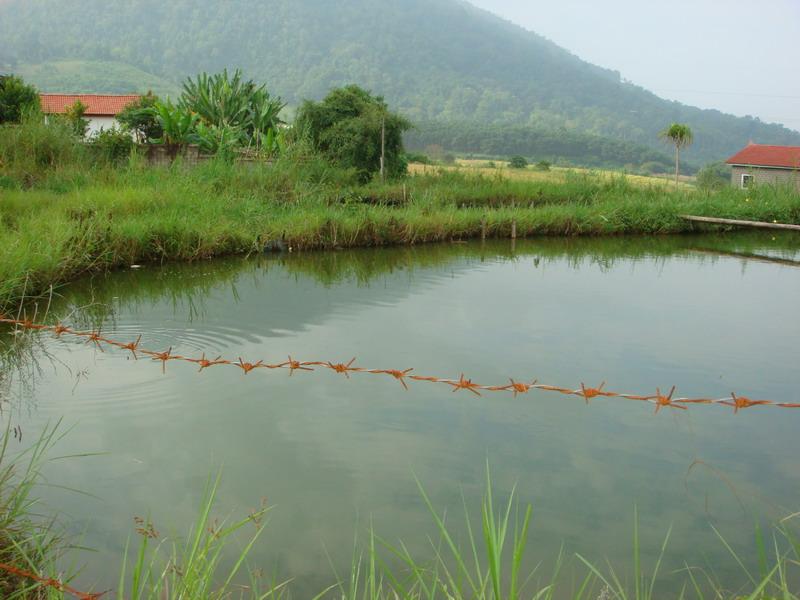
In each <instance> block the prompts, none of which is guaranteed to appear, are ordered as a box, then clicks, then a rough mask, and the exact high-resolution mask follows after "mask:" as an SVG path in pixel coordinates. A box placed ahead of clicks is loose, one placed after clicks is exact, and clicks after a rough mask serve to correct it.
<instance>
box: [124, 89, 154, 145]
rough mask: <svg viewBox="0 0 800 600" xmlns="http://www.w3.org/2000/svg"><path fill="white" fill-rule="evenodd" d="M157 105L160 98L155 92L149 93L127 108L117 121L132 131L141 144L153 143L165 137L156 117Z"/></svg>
mask: <svg viewBox="0 0 800 600" xmlns="http://www.w3.org/2000/svg"><path fill="white" fill-rule="evenodd" d="M157 103H158V96H156V95H155V94H153V92H147V94H146V95H144V96H142V97H141V98H139V100H137V101H136V102H133V103H131V104H129V105H128V106H126V107H125V108H124V109H123V110H122V112H121V113H119V114H118V115H117V121H118V122H119V123H120V124H121V125H122V127H123V128H124V129H126V130H128V131H130V132H131V133H132V134H133V135H134V136H135V137H136V140H137V141H138V142H139V143H140V144H146V143H148V142H153V141H155V140H157V139H159V138H161V136H163V135H164V130H163V129H162V128H161V123H159V121H158V117H157V116H156V111H155V106H156V104H157Z"/></svg>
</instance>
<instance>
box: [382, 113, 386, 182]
mask: <svg viewBox="0 0 800 600" xmlns="http://www.w3.org/2000/svg"><path fill="white" fill-rule="evenodd" d="M385 181H386V115H383V116H382V117H381V183H384V182H385Z"/></svg>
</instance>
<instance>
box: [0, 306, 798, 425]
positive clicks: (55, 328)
mask: <svg viewBox="0 0 800 600" xmlns="http://www.w3.org/2000/svg"><path fill="white" fill-rule="evenodd" d="M0 324H8V325H12V326H16V327H18V328H21V329H25V330H30V331H39V332H45V331H49V332H51V333H53V334H54V335H55V336H56V337H58V338H62V337H63V336H72V337H73V338H78V339H83V340H84V343H86V344H92V345H94V346H96V347H97V348H98V349H99V350H100V351H104V348H103V345H105V346H108V347H114V348H118V349H120V350H126V351H128V352H130V353H131V355H132V356H133V358H134V359H136V360H138V359H139V356H140V355H141V356H146V357H149V358H150V359H151V360H152V361H154V362H160V363H161V370H162V372H166V368H167V363H168V362H171V361H180V362H186V363H192V364H195V365H198V366H199V367H200V369H199V371H201V372H202V371H205V370H206V369H210V368H212V367H217V366H228V367H234V368H236V369H239V370H240V371H242V373H243V374H244V375H249V374H250V373H251V372H253V371H256V370H259V369H268V370H278V369H280V370H287V371H289V375H290V376H291V375H293V374H294V373H295V372H296V371H316V370H318V369H322V370H325V369H327V370H329V371H332V372H334V373H338V374H340V375H344V376H345V377H346V378H347V379H350V374H351V373H362V374H368V375H383V376H387V377H392V378H393V379H395V380H397V381H399V382H400V384H401V385H402V386H403V388H405V389H406V390H408V389H409V387H408V382H410V381H414V382H422V383H434V384H441V385H446V386H449V387H450V388H452V392H453V393H455V392H460V391H466V392H470V393H472V394H474V395H475V396H482V395H483V394H482V392H505V393H511V394H513V395H514V397H517V396H519V395H520V394H528V393H530V392H531V391H533V390H539V391H542V392H550V393H554V394H562V395H566V396H577V397H579V398H583V399H584V401H585V402H586V404H589V402H590V401H591V400H593V399H595V398H620V399H624V400H636V401H640V402H648V403H651V404H653V405H654V407H655V413H656V414H658V413H659V412H660V411H661V409H662V408H676V409H680V410H687V409H688V407H689V406H691V405H696V404H703V405H716V406H726V407H731V408H733V412H734V413H735V414H736V413H738V412H739V411H740V410H743V409H746V408H752V407H754V406H773V407H779V408H800V402H777V401H774V400H754V399H751V398H747V397H745V396H740V395H737V394H736V393H735V392H731V394H730V396H726V397H724V398H684V397H676V396H675V391H676V387H675V386H672V388H671V389H670V391H669V393H668V394H664V393H662V392H661V388H660V387H657V388H656V390H655V393H654V394H646V395H640V394H629V393H623V392H614V391H610V390H606V389H605V385H606V382H605V381H604V382H602V383H601V384H600V385H599V386H598V387H596V388H594V387H587V386H586V384H585V383H583V382H582V383H581V384H580V387H579V388H577V389H572V388H566V387H560V386H555V385H547V384H543V383H539V380H538V379H534V380H532V381H531V382H530V383H526V382H521V381H517V380H515V379H509V383H508V384H506V385H483V384H480V383H477V382H475V381H473V380H472V379H470V378H468V377H467V376H466V375H465V374H463V373H462V374H461V376H460V377H459V378H458V379H449V378H445V377H434V376H427V375H418V374H415V373H413V371H414V369H405V370H400V369H368V368H364V367H358V366H356V365H355V362H356V359H355V358H352V359H351V360H350V361H349V362H346V363H345V362H332V361H299V360H296V359H294V358H292V357H291V356H289V357H288V359H287V360H286V361H285V362H281V363H275V364H269V363H265V362H264V361H263V360H258V361H256V362H250V361H246V360H245V359H244V358H242V357H241V356H239V357H238V360H229V359H225V358H223V357H222V356H217V357H216V358H214V359H209V358H207V357H206V355H205V353H203V354H202V356H201V357H200V358H194V357H190V356H181V355H180V354H173V353H172V347H170V348H169V349H167V350H166V351H154V350H147V349H145V348H142V347H141V346H140V344H141V341H142V336H141V335H140V336H139V337H138V338H136V340H135V341H132V342H120V341H117V340H113V339H110V338H107V337H104V336H103V335H102V334H101V332H100V330H99V329H98V330H91V331H79V330H75V329H72V328H70V327H67V326H65V325H63V324H61V323H57V324H55V325H44V324H41V323H34V322H32V321H30V320H28V319H7V318H0Z"/></svg>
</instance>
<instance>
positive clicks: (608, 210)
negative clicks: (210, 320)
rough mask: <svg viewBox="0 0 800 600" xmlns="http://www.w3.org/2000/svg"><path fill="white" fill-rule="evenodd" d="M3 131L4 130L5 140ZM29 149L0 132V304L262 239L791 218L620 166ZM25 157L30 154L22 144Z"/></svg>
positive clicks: (430, 237) (746, 199)
mask: <svg viewBox="0 0 800 600" xmlns="http://www.w3.org/2000/svg"><path fill="white" fill-rule="evenodd" d="M6 137H8V136H6ZM48 152H49V155H48V156H47V157H41V156H34V157H32V158H31V157H30V156H28V154H26V153H25V151H24V149H23V148H22V146H21V142H19V140H17V141H16V142H13V141H9V140H7V139H5V140H0V161H2V163H0V164H2V171H0V198H2V200H0V246H2V248H3V252H2V254H0V308H2V309H4V310H9V309H10V308H11V307H12V306H16V305H18V304H19V302H20V301H21V300H22V299H23V298H24V297H31V296H36V295H40V294H42V293H45V292H46V291H47V290H48V289H49V288H50V287H51V286H54V285H55V286H57V285H59V284H63V283H65V282H67V281H69V280H71V279H73V278H75V277H77V276H80V275H81V274H84V273H89V272H93V271H98V270H103V269H111V268H116V267H125V266H129V265H131V264H134V263H139V262H144V261H165V260H198V259H206V258H210V257H213V256H219V255H226V254H234V253H259V252H263V251H265V250H269V249H282V250H287V251H289V250H294V251H297V250H310V249H329V248H344V247H355V246H381V245H389V244H415V243H424V242H438V241H450V240H459V239H465V238H470V237H477V236H479V235H480V233H481V229H482V222H483V221H484V220H485V222H486V229H487V235H488V236H489V237H505V238H508V237H510V235H511V229H512V223H513V222H516V228H517V234H518V236H520V237H525V236H535V235H569V236H574V235H613V234H667V233H682V232H689V231H693V230H695V229H696V228H697V226H696V225H692V224H690V223H688V222H686V221H684V220H683V219H681V218H680V215H682V214H686V213H690V214H696V215H705V216H715V217H726V218H736V219H751V220H760V221H778V222H783V223H800V196H798V195H797V193H796V192H794V191H792V190H790V189H782V188H774V187H761V188H758V189H752V190H747V191H741V190H735V189H731V188H724V189H722V190H719V191H700V190H697V189H694V188H691V187H689V186H682V187H678V188H675V187H674V186H672V185H670V184H667V183H664V182H663V181H659V180H655V179H654V180H653V183H642V181H640V180H631V179H628V178H626V177H625V176H623V175H614V176H609V175H607V174H606V175H603V174H593V173H569V172H567V173H566V174H559V176H558V177H555V176H553V177H552V178H549V177H540V178H536V179H531V180H526V179H520V178H512V177H508V176H506V175H504V174H503V172H502V171H500V170H497V171H496V172H493V171H491V170H486V173H487V174H486V175H484V174H482V173H475V172H474V171H467V172H461V171H458V170H435V169H428V170H427V171H426V172H424V173H418V174H416V175H413V176H408V177H406V178H402V179H397V180H393V181H391V182H387V183H380V182H369V183H365V184H361V183H359V181H358V177H357V174H355V173H354V172H353V171H350V170H343V169H339V168H336V167H332V166H330V165H329V164H328V163H327V162H326V161H324V160H323V159H321V158H319V157H316V156H314V155H313V154H312V155H309V154H304V153H303V152H302V149H301V148H295V149H293V150H289V151H287V152H286V153H284V154H283V155H282V156H281V157H280V158H279V159H277V160H276V161H275V162H273V163H271V164H269V165H264V164H255V165H248V164H230V163H226V162H222V161H216V160H212V161H208V162H206V163H204V164H201V165H200V166H197V167H191V168H190V167H187V166H185V165H182V164H181V163H180V161H178V162H177V163H175V164H173V165H172V166H171V167H169V168H152V167H149V166H147V165H146V164H145V163H144V161H143V159H141V158H140V157H138V156H135V155H134V156H133V157H132V158H131V159H130V160H126V161H125V162H124V163H123V164H121V165H119V164H118V165H113V164H110V163H104V162H102V161H94V162H92V161H90V160H89V159H88V158H87V156H86V151H85V149H83V148H73V147H53V148H50V149H49V150H48ZM34 154H35V153H34Z"/></svg>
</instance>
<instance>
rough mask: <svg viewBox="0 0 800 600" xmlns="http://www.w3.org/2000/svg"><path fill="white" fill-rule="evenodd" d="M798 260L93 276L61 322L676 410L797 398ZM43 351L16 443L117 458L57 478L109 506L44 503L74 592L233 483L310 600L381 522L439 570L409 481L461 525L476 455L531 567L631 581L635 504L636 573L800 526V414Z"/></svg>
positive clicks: (319, 262) (790, 256) (474, 253)
mask: <svg viewBox="0 0 800 600" xmlns="http://www.w3.org/2000/svg"><path fill="white" fill-rule="evenodd" d="M698 249H701V250H702V252H698ZM731 253H736V254H737V255H735V256H731ZM741 255H745V256H741ZM752 255H757V256H756V258H758V260H753V256H752ZM764 257H766V258H768V259H778V261H773V260H766V261H765V260H764ZM798 259H800V242H798V238H797V237H791V236H771V235H768V236H764V235H737V236H687V237H670V238H655V239H648V238H612V239H603V240H586V239H562V240H537V241H521V240H519V241H518V242H517V244H516V246H515V249H514V252H511V251H510V246H509V244H508V243H496V242H495V243H490V244H486V245H483V246H482V245H480V244H452V245H440V246H430V247H419V248H400V249H385V250H364V251H348V252H336V253H325V254H308V255H281V256H268V257H255V258H253V257H251V258H249V259H228V260H223V261H214V262H209V263H202V264H196V265H166V266H164V267H158V268H157V267H146V268H145V269H142V270H139V271H127V272H120V273H114V274H110V275H107V276H102V277H96V278H94V279H92V280H87V281H85V282H83V283H81V284H76V285H73V286H69V287H68V288H66V289H65V290H64V295H63V298H62V299H61V300H60V301H59V302H57V303H55V304H54V305H53V307H52V310H51V318H53V319H56V318H59V317H62V316H64V315H71V317H70V319H71V322H74V323H76V324H78V325H81V326H84V327H87V328H100V327H102V329H103V331H104V332H105V333H107V334H108V335H110V336H111V337H114V338H116V339H123V340H125V339H128V338H130V339H135V338H136V336H137V335H138V334H140V333H142V334H143V336H144V337H143V341H144V342H145V343H146V345H147V346H148V347H153V348H155V349H162V348H163V349H166V348H167V347H170V346H172V348H173V350H174V351H175V352H177V353H181V354H192V355H193V354H197V355H199V354H200V352H205V353H206V355H208V356H216V355H217V354H224V355H226V356H232V357H237V356H243V357H246V358H248V359H264V360H266V361H270V362H280V361H282V360H285V359H286V356H287V355H292V356H296V357H302V358H307V359H324V360H344V361H346V360H349V359H350V358H351V357H353V356H357V357H358V359H359V363H363V364H367V365H369V366H376V367H392V368H406V367H417V368H418V369H420V370H423V369H424V370H425V372H430V373H432V374H437V375H445V376H448V375H449V376H454V377H457V376H458V374H459V373H461V372H465V373H468V374H469V375H470V376H472V377H474V378H475V379H477V380H481V381H486V382H497V383H502V382H504V381H507V378H508V377H517V378H520V379H524V378H526V377H529V378H531V379H532V378H533V377H538V378H540V379H541V380H542V381H546V382H548V383H550V382H553V383H559V384H565V385H577V384H579V383H580V382H581V381H585V382H586V383H587V384H592V385H596V384H599V383H600V382H601V381H603V380H605V381H608V382H609V385H610V386H612V387H614V388H620V387H622V388H625V389H629V390H630V391H641V392H650V391H653V390H654V388H655V386H660V387H661V388H662V389H664V388H668V387H669V386H670V385H671V384H676V385H678V387H679V390H680V392H681V393H685V394H687V395H695V394H696V395H715V396H724V395H726V394H728V393H729V392H730V391H731V390H736V391H737V392H739V393H742V394H746V395H752V396H755V397H769V398H774V399H776V400H787V401H792V400H795V401H796V400H798V399H797V398H796V392H795V391H794V389H795V385H796V374H797V372H796V365H797V359H798V353H797V347H796V340H797V339H798V336H799V335H800V325H798V320H797V318H796V308H797V306H798V305H800V278H798V276H797V270H796V269H795V268H794V266H792V265H791V264H790V262H787V261H797V260H798ZM3 338H4V339H5V340H6V342H7V341H8V339H9V337H8V336H3ZM13 348H17V350H16V351H17V352H19V350H18V348H19V345H15V346H11V347H10V348H9V347H7V348H6V350H5V352H11V354H10V355H9V354H5V355H4V356H6V357H9V356H11V355H13V354H14V350H13ZM30 352H32V353H33V354H34V355H35V356H38V357H39V358H40V359H42V358H44V355H43V354H42V353H43V352H47V353H48V355H49V356H50V357H51V358H50V359H48V360H47V363H46V364H47V365H48V367H47V368H44V369H42V370H41V371H39V372H30V373H28V374H27V377H28V378H29V379H30V380H32V381H35V388H34V389H29V390H27V391H25V390H17V393H18V394H19V395H20V396H26V397H28V398H30V399H31V401H32V402H34V403H35V407H36V408H35V410H32V411H29V414H28V413H25V414H22V415H20V416H19V417H18V418H19V419H20V421H21V422H23V423H24V426H25V428H26V430H31V431H35V430H36V428H40V427H41V426H42V424H43V423H45V422H47V421H52V420H54V419H57V418H60V417H66V420H67V422H68V424H70V425H74V427H75V430H74V431H73V432H72V433H71V434H70V435H69V436H67V437H66V438H65V439H64V441H63V443H62V446H63V447H62V448H61V450H62V452H63V453H65V454H69V453H77V452H87V451H103V452H106V453H107V454H106V455H104V456H98V457H93V458H89V459H82V460H76V461H67V462H61V463H59V465H58V469H54V470H53V472H51V473H48V475H49V476H50V477H51V479H53V480H54V481H56V482H58V483H63V484H68V485H70V486H71V487H76V488H78V489H85V490H88V491H90V492H91V493H92V494H94V495H95V496H97V498H98V499H96V500H95V499H91V500H90V499H86V498H83V497H76V496H74V495H71V494H68V493H64V492H59V491H58V490H50V491H48V492H47V493H46V495H45V500H46V501H47V502H48V503H49V505H50V506H52V507H56V508H58V509H59V510H61V511H63V512H64V513H65V514H66V515H67V516H68V517H69V519H70V523H71V526H72V527H73V528H74V531H75V532H81V533H83V532H85V538H84V540H83V542H84V544H86V545H88V546H90V547H93V548H96V549H97V550H98V551H99V552H98V554H96V555H90V556H88V557H87V560H88V563H89V568H88V569H87V570H86V572H85V575H84V581H85V582H93V581H100V582H102V585H101V586H100V587H102V588H105V587H108V586H109V585H111V584H113V573H112V576H111V577H110V578H109V571H110V570H111V569H110V567H109V565H113V564H116V562H115V561H117V560H118V559H119V557H120V556H121V554H122V552H123V548H124V544H125V540H126V539H127V534H128V532H129V531H130V523H131V518H132V516H133V515H137V514H138V515H142V514H148V513H149V514H152V515H153V518H154V520H155V521H156V524H157V525H158V526H159V529H161V530H162V531H167V532H179V531H183V530H184V529H185V528H186V526H187V524H188V523H190V522H191V518H192V515H193V514H194V511H195V510H196V507H197V503H198V502H199V496H200V494H201V492H202V489H203V484H204V482H205V479H206V477H207V476H208V475H209V474H210V473H211V472H213V471H214V470H215V469H216V468H218V467H219V466H221V465H224V469H225V471H224V472H225V475H224V483H223V489H222V492H221V505H220V506H221V511H222V512H224V513H227V512H228V511H234V512H237V513H238V514H242V513H246V512H247V511H248V510H249V509H251V508H253V507H255V506H257V505H258V504H259V502H260V499H261V498H262V497H264V496H266V497H267V498H268V500H269V502H270V504H273V505H275V506H276V508H275V510H274V512H273V513H272V515H273V516H272V522H271V523H270V525H269V528H268V535H267V537H266V538H265V543H264V544H263V546H262V547H259V549H258V551H257V553H256V555H255V558H256V559H257V560H258V561H260V562H263V564H265V565H267V570H268V571H269V572H271V571H272V567H273V566H275V568H276V569H277V572H278V573H279V574H280V575H282V576H285V577H288V576H293V577H296V578H297V587H296V588H295V589H296V594H297V596H298V597H305V596H306V592H308V591H309V590H320V589H322V588H323V587H324V586H325V584H327V583H329V582H330V579H331V567H330V565H329V562H328V558H327V556H326V551H325V548H327V552H328V553H330V554H332V555H333V556H334V557H335V560H336V561H338V564H337V567H339V568H342V567H343V566H344V565H343V564H342V563H347V561H348V560H349V556H350V548H351V544H352V538H353V534H354V531H356V530H359V528H360V529H361V530H362V531H363V528H364V526H365V525H366V522H367V521H368V519H369V518H370V517H371V518H373V519H374V522H375V527H376V529H377V530H378V531H379V532H381V534H382V535H383V536H384V537H386V538H387V539H390V540H394V539H397V538H400V537H402V538H403V539H404V540H406V542H407V543H408V544H409V546H410V547H411V548H412V549H413V550H416V551H419V552H426V551H428V550H427V549H428V546H427V540H426V536H427V534H429V533H431V532H432V531H433V530H432V527H431V523H430V518H429V516H428V515H427V512H426V510H425V508H424V506H423V504H422V502H421V500H420V498H419V495H418V493H417V490H416V484H415V482H414V477H413V473H415V474H416V475H417V476H418V477H419V479H420V480H421V481H422V482H423V483H424V484H425V486H426V488H427V489H428V491H429V493H430V495H431V497H432V500H433V501H434V503H435V504H436V505H437V506H440V507H448V508H449V509H450V510H452V511H457V510H458V507H459V506H460V505H461V498H460V494H461V493H462V491H463V494H464V496H465V498H466V500H467V503H468V504H469V505H470V506H476V505H477V501H478V499H479V498H480V494H481V492H482V488H483V478H484V472H483V471H484V465H485V463H486V459H487V458H488V459H489V461H490V462H491V464H492V467H493V475H494V479H495V483H496V484H497V486H498V488H499V489H500V491H501V496H502V493H505V494H507V493H508V492H509V490H510V489H511V487H512V485H513V484H514V483H515V482H518V483H519V491H520V494H521V497H522V498H523V499H524V500H525V501H530V502H532V503H533V504H534V526H533V540H532V548H533V550H532V553H531V557H530V558H531V562H532V563H535V562H538V561H540V560H541V561H545V562H546V563H547V562H548V561H550V560H552V558H553V556H554V555H555V554H556V553H557V552H558V548H559V547H560V545H561V544H562V543H564V544H565V545H566V547H567V549H568V551H570V552H575V551H578V552H581V553H582V554H584V555H586V556H589V557H593V558H599V557H608V558H609V559H610V560H612V561H614V562H615V563H616V564H618V565H623V566H624V565H625V564H628V562H629V561H628V556H629V554H630V551H631V544H630V541H629V540H630V535H631V520H632V518H633V506H634V505H638V507H639V511H640V514H641V518H642V539H643V540H644V550H645V554H646V555H647V556H649V557H651V558H652V557H653V556H654V555H655V554H656V553H657V551H658V550H659V547H660V543H661V541H662V539H663V535H664V533H665V532H666V529H667V528H668V527H669V525H670V524H673V525H674V528H675V529H674V534H673V542H672V544H671V546H670V551H669V554H668V557H667V559H668V560H667V563H668V565H667V568H670V567H680V566H682V564H683V561H684V560H686V561H688V562H690V563H693V564H702V563H703V560H705V559H706V558H708V559H709V560H711V561H713V562H714V564H715V569H716V571H717V573H719V574H720V576H725V575H730V576H734V575H733V574H736V575H735V576H736V577H739V576H740V575H741V574H740V573H739V570H738V568H737V567H736V565H735V564H731V561H730V559H729V557H728V556H727V555H726V552H725V550H724V548H721V547H720V544H719V542H718V541H717V540H716V539H715V538H714V536H713V533H711V532H710V529H709V523H710V522H712V523H714V524H715V525H716V526H718V527H719V528H720V529H721V530H722V531H723V533H725V534H726V536H727V537H728V539H729V540H730V542H731V543H732V544H733V545H734V547H736V548H737V549H745V550H749V549H750V546H751V539H752V531H753V530H752V526H753V522H754V519H756V518H764V517H766V518H777V517H781V516H785V515H786V514H789V513H791V512H794V510H796V498H797V490H798V488H800V468H798V465H797V462H796V460H795V458H794V457H796V456H797V453H798V451H800V440H798V436H797V435H796V432H797V428H798V425H799V424H800V411H798V412H792V411H780V410H779V409H769V410H758V409H752V411H751V412H748V413H747V414H746V415H739V416H734V415H733V414H732V413H729V412H726V411H721V410H720V409H718V408H708V409H707V408H703V407H698V408H696V409H694V410H692V411H691V412H687V413H685V414H684V413H683V412H680V413H678V412H677V411H675V412H669V411H664V412H662V413H661V414H659V415H658V417H655V416H654V415H653V408H652V406H650V405H639V404H628V403H624V402H622V401H614V400H610V401H605V400H596V401H594V402H593V403H592V404H591V405H590V406H589V407H588V408H587V406H586V405H585V404H584V403H583V402H582V401H581V400H580V399H563V400H562V399H559V398H553V397H552V396H544V395H540V394H534V395H532V396H528V397H520V398H513V397H512V396H510V395H509V396H501V397H495V396H493V397H491V398H477V397H471V396H470V395H468V394H465V395H458V394H451V393H450V392H449V391H448V390H446V389H439V388H435V387H431V386H426V385H416V386H414V385H412V386H411V390H410V391H409V392H405V391H404V390H403V388H402V387H401V386H400V385H398V384H396V382H393V381H385V380H383V379H380V380H375V379H369V378H358V379H357V380H356V379H353V380H352V381H347V380H345V379H343V378H341V377H337V376H336V375H335V374H332V373H313V374H304V373H296V374H295V375H294V376H292V377H291V378H290V377H288V375H287V373H272V372H270V373H267V372H264V373H263V374H262V373H258V374H254V375H250V376H246V377H245V376H243V375H242V374H241V373H240V372H236V371H234V370H221V371H207V372H203V373H201V374H199V373H197V372H196V369H195V368H192V367H191V365H169V366H168V368H167V371H166V374H163V375H162V373H161V369H160V367H159V365H158V364H153V363H152V362H151V361H146V360H140V361H134V360H132V359H131V358H130V357H129V356H127V355H126V353H121V352H106V353H100V352H97V351H96V349H94V348H93V347H92V346H91V345H79V344H74V343H70V342H68V341H66V340H62V341H58V340H51V339H49V338H47V339H44V338H42V339H40V340H39V346H38V349H37V346H32V347H31V349H30ZM4 364H5V365H8V364H9V360H8V358H6V359H4ZM19 364H23V365H27V364H28V362H27V360H21V361H20V363H19ZM49 365H52V368H51V367H50V366H49ZM78 373H80V374H82V376H80V377H78V376H77V375H76V374H78ZM262 375H263V376H262ZM323 545H324V546H323Z"/></svg>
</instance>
